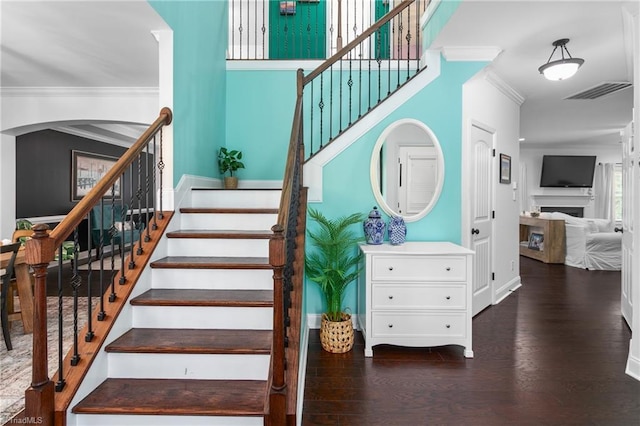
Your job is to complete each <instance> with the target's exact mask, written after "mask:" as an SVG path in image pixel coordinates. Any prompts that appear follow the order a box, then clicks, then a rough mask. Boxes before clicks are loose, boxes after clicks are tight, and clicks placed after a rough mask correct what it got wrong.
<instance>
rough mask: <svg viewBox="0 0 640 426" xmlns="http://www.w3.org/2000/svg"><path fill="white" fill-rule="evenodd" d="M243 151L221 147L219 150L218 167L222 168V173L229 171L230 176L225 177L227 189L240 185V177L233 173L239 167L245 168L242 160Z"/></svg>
mask: <svg viewBox="0 0 640 426" xmlns="http://www.w3.org/2000/svg"><path fill="white" fill-rule="evenodd" d="M240 160H242V151H238V150H236V149H233V150H228V149H227V148H224V147H223V148H220V151H218V167H219V168H220V174H223V175H224V174H225V173H227V172H229V176H225V177H224V187H225V188H226V189H235V188H237V187H238V177H237V176H234V175H233V172H235V171H236V170H238V169H244V163H243V162H242V161H240Z"/></svg>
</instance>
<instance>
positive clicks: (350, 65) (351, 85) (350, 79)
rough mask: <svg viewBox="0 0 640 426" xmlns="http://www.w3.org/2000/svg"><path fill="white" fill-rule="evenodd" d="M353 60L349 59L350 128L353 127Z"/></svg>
mask: <svg viewBox="0 0 640 426" xmlns="http://www.w3.org/2000/svg"><path fill="white" fill-rule="evenodd" d="M352 63H353V60H352V58H349V79H348V80H347V86H349V124H348V125H349V126H351V99H352V89H353V74H352V68H353V65H352Z"/></svg>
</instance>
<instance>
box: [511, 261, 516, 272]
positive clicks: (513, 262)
mask: <svg viewBox="0 0 640 426" xmlns="http://www.w3.org/2000/svg"><path fill="white" fill-rule="evenodd" d="M515 267H516V262H515V261H514V260H512V261H511V270H512V271H513V270H514V269H515Z"/></svg>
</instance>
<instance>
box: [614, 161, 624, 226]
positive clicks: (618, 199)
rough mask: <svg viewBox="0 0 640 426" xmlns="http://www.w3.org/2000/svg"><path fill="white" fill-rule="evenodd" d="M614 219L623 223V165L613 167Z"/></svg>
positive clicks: (618, 164) (617, 164)
mask: <svg viewBox="0 0 640 426" xmlns="http://www.w3.org/2000/svg"><path fill="white" fill-rule="evenodd" d="M613 218H614V219H615V221H616V222H621V221H622V164H620V163H616V164H615V165H614V166H613Z"/></svg>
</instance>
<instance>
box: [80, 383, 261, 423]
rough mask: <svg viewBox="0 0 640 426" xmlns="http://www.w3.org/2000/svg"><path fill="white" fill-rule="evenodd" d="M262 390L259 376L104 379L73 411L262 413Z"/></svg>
mask: <svg viewBox="0 0 640 426" xmlns="http://www.w3.org/2000/svg"><path fill="white" fill-rule="evenodd" d="M266 392H267V383H266V382H265V381H261V380H188V379H107V380H105V381H104V382H102V383H101V384H100V385H99V386H98V387H97V388H96V389H95V390H94V391H93V392H91V393H90V394H89V395H87V396H86V397H85V398H84V399H83V400H82V401H80V402H79V403H78V404H77V405H76V406H75V407H74V408H73V412H74V413H78V414H79V413H87V414H141V415H144V414H160V415H202V416H207V415H208V416H262V415H263V414H264V401H265V394H266Z"/></svg>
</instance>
